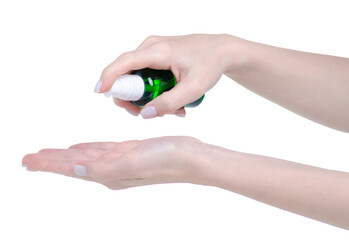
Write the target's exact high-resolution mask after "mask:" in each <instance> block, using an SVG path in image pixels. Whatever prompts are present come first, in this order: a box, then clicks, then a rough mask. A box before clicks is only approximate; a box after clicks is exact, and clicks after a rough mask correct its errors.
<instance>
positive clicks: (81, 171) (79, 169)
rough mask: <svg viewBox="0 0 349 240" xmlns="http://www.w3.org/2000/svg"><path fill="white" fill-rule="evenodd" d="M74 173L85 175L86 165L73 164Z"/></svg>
mask: <svg viewBox="0 0 349 240" xmlns="http://www.w3.org/2000/svg"><path fill="white" fill-rule="evenodd" d="M74 173H75V175H77V176H82V177H86V176H87V171H86V166H84V165H75V166H74Z"/></svg>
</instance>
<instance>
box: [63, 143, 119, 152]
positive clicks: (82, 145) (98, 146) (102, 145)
mask: <svg viewBox="0 0 349 240" xmlns="http://www.w3.org/2000/svg"><path fill="white" fill-rule="evenodd" d="M117 144H118V143H117V142H90V143H78V144H74V145H72V146H70V147H69V149H90V148H93V149H99V150H110V149H112V148H114V147H115V146H116V145H117Z"/></svg>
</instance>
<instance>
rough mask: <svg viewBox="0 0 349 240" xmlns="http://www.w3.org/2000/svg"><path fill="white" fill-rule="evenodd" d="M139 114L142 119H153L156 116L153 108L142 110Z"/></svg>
mask: <svg viewBox="0 0 349 240" xmlns="http://www.w3.org/2000/svg"><path fill="white" fill-rule="evenodd" d="M141 114H142V117H143V118H153V117H155V116H156V115H157V113H156V110H155V108H154V107H153V106H150V107H146V108H143V109H142V111H141Z"/></svg>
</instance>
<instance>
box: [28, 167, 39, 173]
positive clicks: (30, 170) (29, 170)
mask: <svg viewBox="0 0 349 240" xmlns="http://www.w3.org/2000/svg"><path fill="white" fill-rule="evenodd" d="M26 170H27V171H28V172H38V170H32V169H29V168H27V169H26Z"/></svg>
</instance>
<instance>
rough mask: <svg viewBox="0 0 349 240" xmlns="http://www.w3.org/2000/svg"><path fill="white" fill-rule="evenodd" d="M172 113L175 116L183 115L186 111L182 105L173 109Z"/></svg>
mask: <svg viewBox="0 0 349 240" xmlns="http://www.w3.org/2000/svg"><path fill="white" fill-rule="evenodd" d="M174 115H176V116H177V117H185V115H186V111H185V109H184V107H182V108H180V109H178V110H177V111H175V112H174Z"/></svg>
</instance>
